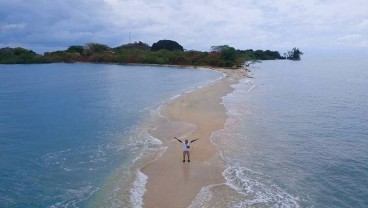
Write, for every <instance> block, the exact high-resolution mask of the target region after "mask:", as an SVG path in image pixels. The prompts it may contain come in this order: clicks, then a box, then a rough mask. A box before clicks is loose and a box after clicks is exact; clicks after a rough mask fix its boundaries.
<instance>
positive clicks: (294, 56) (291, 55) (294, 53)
mask: <svg viewBox="0 0 368 208" xmlns="http://www.w3.org/2000/svg"><path fill="white" fill-rule="evenodd" d="M303 54H304V53H303V52H301V51H300V50H299V48H293V49H291V51H288V52H287V53H285V57H286V58H287V59H289V60H293V61H299V60H300V56H301V55H303Z"/></svg>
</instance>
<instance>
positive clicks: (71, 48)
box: [66, 45, 84, 54]
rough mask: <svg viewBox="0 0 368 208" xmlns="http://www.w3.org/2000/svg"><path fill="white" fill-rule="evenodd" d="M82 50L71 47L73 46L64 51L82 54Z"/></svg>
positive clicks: (77, 46)
mask: <svg viewBox="0 0 368 208" xmlns="http://www.w3.org/2000/svg"><path fill="white" fill-rule="evenodd" d="M83 50H84V47H83V46H79V45H73V46H69V48H68V49H67V50H66V52H74V53H80V54H82V53H83Z"/></svg>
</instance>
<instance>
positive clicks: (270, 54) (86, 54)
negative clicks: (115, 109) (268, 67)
mask: <svg viewBox="0 0 368 208" xmlns="http://www.w3.org/2000/svg"><path fill="white" fill-rule="evenodd" d="M302 54H303V53H302V52H301V51H300V50H299V49H298V48H293V50H292V51H288V53H285V57H283V56H281V55H280V53H279V52H278V51H271V50H265V51H263V50H252V49H247V50H237V49H235V48H234V47H231V46H229V45H218V46H212V47H211V50H210V51H208V52H207V51H204V52H202V51H194V50H189V51H184V49H183V47H182V46H181V45H180V44H179V43H177V42H175V41H172V40H160V41H158V42H156V43H154V44H153V45H152V47H150V46H149V45H148V44H146V43H143V42H141V41H139V42H134V43H128V44H124V45H121V46H119V47H116V48H110V47H109V46H107V45H105V44H101V43H87V44H85V45H84V46H81V45H72V46H70V47H68V48H67V49H66V50H59V51H53V52H46V53H44V55H43V56H42V55H38V54H36V53H35V52H33V51H31V50H27V49H24V48H2V49H0V63H8V64H12V63H58V62H66V63H73V62H94V63H96V62H97V63H141V64H171V65H191V66H212V67H228V68H233V67H239V66H243V65H246V66H249V65H251V64H255V63H259V61H260V60H275V59H286V58H288V59H290V60H300V55H302Z"/></svg>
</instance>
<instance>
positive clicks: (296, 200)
mask: <svg viewBox="0 0 368 208" xmlns="http://www.w3.org/2000/svg"><path fill="white" fill-rule="evenodd" d="M252 75H253V76H254V79H247V80H243V81H242V82H241V83H239V84H237V85H234V87H235V89H236V90H235V91H234V92H233V93H232V94H229V95H227V96H225V97H224V103H225V106H226V107H227V109H228V114H229V120H228V121H227V125H226V128H225V129H224V130H222V131H219V132H217V133H215V134H214V136H213V141H214V143H216V144H217V145H218V147H219V148H220V150H221V152H222V156H223V158H224V160H225V162H226V164H227V169H226V170H225V171H224V173H223V174H224V176H225V178H226V179H227V186H228V187H229V188H230V190H227V191H226V189H224V188H222V189H221V188H220V187H211V188H208V189H207V190H203V193H202V195H203V196H204V197H203V198H206V197H207V199H209V200H207V202H206V203H204V202H203V201H205V200H204V199H197V202H198V204H202V205H203V204H211V203H213V204H214V202H215V201H218V202H217V203H222V204H223V205H224V206H230V207H249V206H255V207H367V206H368V154H367V153H368V61H367V59H308V58H306V59H304V60H302V61H299V62H292V61H265V62H263V63H261V64H259V65H257V66H255V67H253V68H252ZM219 190H221V192H220V191H219ZM231 190H232V191H231ZM209 196H215V197H212V199H211V197H209ZM222 200H223V201H225V202H223V201H222ZM202 207H203V206H202Z"/></svg>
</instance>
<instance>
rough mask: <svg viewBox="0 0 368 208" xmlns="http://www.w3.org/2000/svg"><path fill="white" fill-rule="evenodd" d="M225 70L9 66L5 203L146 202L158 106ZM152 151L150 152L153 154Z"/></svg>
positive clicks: (4, 70)
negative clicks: (145, 169) (146, 166)
mask: <svg viewBox="0 0 368 208" xmlns="http://www.w3.org/2000/svg"><path fill="white" fill-rule="evenodd" d="M221 76H222V74H220V73H218V72H214V71H209V70H197V69H189V68H172V67H150V66H124V65H104V64H44V65H1V66H0V207H130V206H139V204H140V203H141V201H140V198H139V197H140V196H141V195H142V192H143V191H144V190H143V188H144V187H142V183H143V182H144V181H140V180H141V178H142V176H141V175H140V174H139V172H137V169H138V168H139V165H142V164H141V163H142V161H143V159H142V158H144V157H145V156H146V157H148V158H150V157H154V156H155V154H156V153H157V151H158V150H160V148H161V146H160V142H159V141H157V140H155V139H154V138H152V137H150V136H149V135H148V134H147V128H148V126H147V123H148V121H149V120H150V119H151V118H152V119H153V118H154V117H155V114H156V112H157V111H156V109H157V108H158V107H159V106H160V105H161V104H162V103H163V102H164V101H167V100H168V99H170V98H171V97H173V96H176V95H178V94H181V93H183V92H185V91H188V90H191V89H193V88H194V87H196V86H201V85H205V84H206V83H208V82H210V81H213V80H215V79H218V78H219V77H221ZM150 154H151V155H150Z"/></svg>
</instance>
